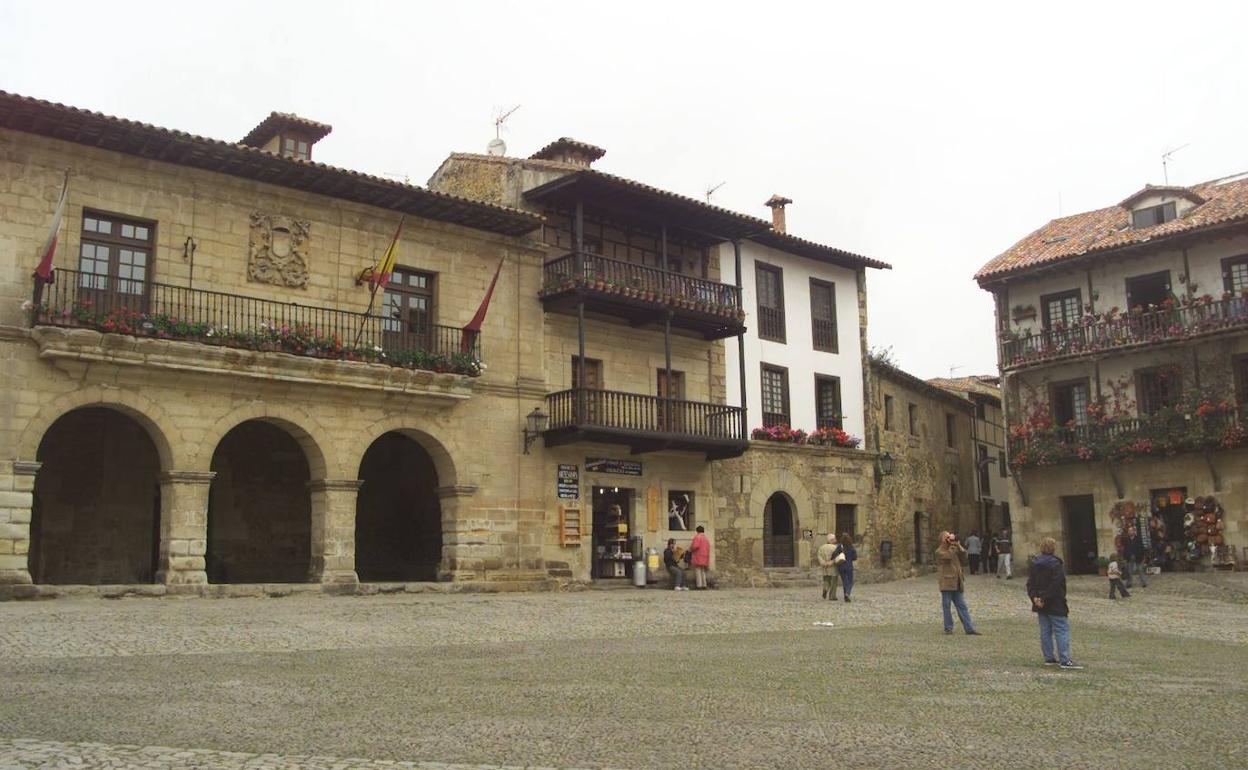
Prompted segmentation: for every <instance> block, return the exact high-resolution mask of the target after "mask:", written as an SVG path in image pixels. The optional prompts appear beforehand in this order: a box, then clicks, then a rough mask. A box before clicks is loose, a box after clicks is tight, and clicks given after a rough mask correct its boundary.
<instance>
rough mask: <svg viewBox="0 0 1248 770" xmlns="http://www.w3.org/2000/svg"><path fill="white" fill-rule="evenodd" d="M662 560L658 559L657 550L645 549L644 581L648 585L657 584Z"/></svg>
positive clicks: (652, 548) (653, 548)
mask: <svg viewBox="0 0 1248 770" xmlns="http://www.w3.org/2000/svg"><path fill="white" fill-rule="evenodd" d="M662 563H663V561H662V559H660V558H659V549H658V548H655V547H654V546H651V547H649V548H647V549H646V581H647V582H649V583H657V582H659V568H660V567H661V566H662Z"/></svg>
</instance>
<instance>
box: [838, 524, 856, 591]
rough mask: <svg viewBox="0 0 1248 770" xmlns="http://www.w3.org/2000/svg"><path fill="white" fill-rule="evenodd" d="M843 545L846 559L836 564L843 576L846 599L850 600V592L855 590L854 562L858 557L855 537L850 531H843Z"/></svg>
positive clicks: (842, 581) (842, 583) (842, 582)
mask: <svg viewBox="0 0 1248 770" xmlns="http://www.w3.org/2000/svg"><path fill="white" fill-rule="evenodd" d="M841 547H842V548H844V553H845V561H843V562H841V563H840V564H838V565H836V571H837V572H838V573H839V574H840V576H841V585H842V586H844V590H845V601H849V592H850V591H853V590H854V562H855V561H856V560H857V559H858V552H857V551H855V550H854V539H853V538H852V537H850V534H849V533H848V532H842V533H841Z"/></svg>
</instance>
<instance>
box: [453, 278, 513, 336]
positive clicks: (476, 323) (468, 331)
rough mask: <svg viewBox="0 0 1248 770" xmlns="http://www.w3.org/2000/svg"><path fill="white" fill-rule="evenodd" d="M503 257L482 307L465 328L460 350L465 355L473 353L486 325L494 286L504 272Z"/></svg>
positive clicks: (487, 290) (491, 280)
mask: <svg viewBox="0 0 1248 770" xmlns="http://www.w3.org/2000/svg"><path fill="white" fill-rule="evenodd" d="M506 259H507V258H506V257H503V258H502V259H500V260H499V261H498V268H497V269H495V270H494V277H493V278H492V279H490V288H488V289H486V290H485V299H483V300H481V307H479V308H477V314H476V315H474V316H473V317H472V320H471V321H469V322H468V324H467V325H466V326H464V330H463V339H462V340H461V341H460V348H461V350H462V352H464V353H471V352H472V347H473V344H472V343H473V341H475V340H476V337H477V334H479V333H480V332H481V324H483V323H485V312H486V311H487V310H489V309H490V298H491V297H493V296H494V285H495V284H496V283H498V274H499V273H501V272H502V271H503V262H504V261H506Z"/></svg>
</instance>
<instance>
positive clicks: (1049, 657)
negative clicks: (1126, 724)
mask: <svg viewBox="0 0 1248 770" xmlns="http://www.w3.org/2000/svg"><path fill="white" fill-rule="evenodd" d="M1056 551H1057V541H1056V540H1054V539H1053V538H1051V537H1046V538H1044V539H1043V540H1041V541H1040V555H1039V556H1037V557H1036V561H1035V564H1033V565H1032V567H1031V570H1030V571H1029V573H1028V575H1027V595H1028V596H1029V597H1031V611H1032V612H1034V613H1036V618H1037V619H1038V620H1039V621H1040V652H1041V653H1042V654H1043V655H1044V665H1046V666H1054V665H1059V666H1061V667H1062V668H1066V669H1080V668H1083V666H1080V665H1079V664H1078V663H1075V661H1074V660H1073V659H1072V658H1071V657H1070V622H1069V618H1068V616H1069V615H1070V607H1069V606H1067V604H1066V569H1065V568H1064V567H1063V566H1062V560H1061V559H1059V558H1057V556H1055V555H1054V553H1055V552H1056ZM1055 642H1056V644H1057V656H1056V657H1054V654H1053V652H1054V651H1053V646H1054V643H1055Z"/></svg>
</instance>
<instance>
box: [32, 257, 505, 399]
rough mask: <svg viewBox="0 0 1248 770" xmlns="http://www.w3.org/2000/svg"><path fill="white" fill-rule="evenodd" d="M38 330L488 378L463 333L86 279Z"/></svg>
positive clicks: (39, 310)
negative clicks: (51, 328) (94, 333)
mask: <svg viewBox="0 0 1248 770" xmlns="http://www.w3.org/2000/svg"><path fill="white" fill-rule="evenodd" d="M110 281H111V283H110ZM32 322H33V325H34V326H57V327H69V328H85V329H91V330H94V331H97V332H101V333H103V334H106V335H110V334H120V335H130V336H133V337H137V338H155V339H159V340H176V341H182V342H192V343H199V344H203V345H211V346H214V347H224V348H236V349H242V350H250V351H258V352H274V353H288V354H291V355H295V356H304V357H310V358H321V359H332V360H339V361H359V362H365V363H376V364H387V365H389V366H392V367H401V368H406V369H416V370H423V371H431V372H438V373H451V374H461V375H467V376H471V377H475V376H477V375H479V374H480V373H481V368H482V365H481V344H480V340H479V339H478V337H479V335H478V334H477V333H476V332H470V331H464V330H463V329H460V328H458V327H453V326H439V325H436V324H424V325H421V326H419V327H413V326H412V325H411V324H410V323H408V322H406V321H404V320H402V319H396V318H386V317H382V316H381V315H378V314H365V313H353V312H348V311H345V310H335V309H332V308H325V307H317V306H313V305H301V304H298V303H294V302H277V301H274V300H267V299H260V298H257V297H248V296H243V295H239V294H227V293H224V292H218V291H205V290H203V289H189V288H186V287H184V286H171V285H167V284H160V283H145V282H141V281H127V280H124V279H117V278H113V277H110V276H105V275H95V274H91V273H83V272H79V271H77V270H60V269H58V270H57V271H56V281H55V283H52V284H49V285H47V286H46V287H44V291H43V295H42V298H41V301H40V303H39V305H38V306H37V307H36V308H34V310H33V312H32Z"/></svg>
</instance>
